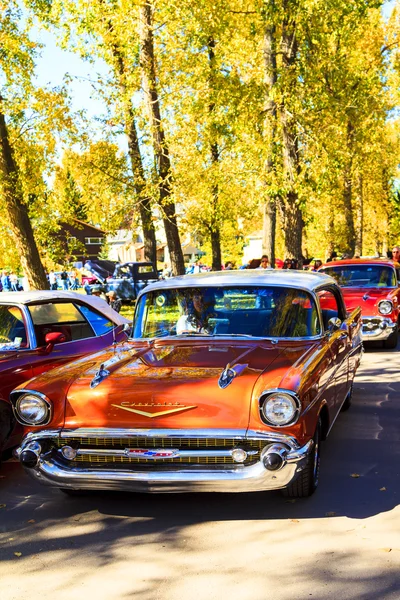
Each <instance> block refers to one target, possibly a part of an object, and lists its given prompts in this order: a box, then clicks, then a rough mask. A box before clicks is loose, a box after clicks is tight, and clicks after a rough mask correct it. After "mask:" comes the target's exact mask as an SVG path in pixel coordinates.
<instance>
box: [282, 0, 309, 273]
mask: <svg viewBox="0 0 400 600" xmlns="http://www.w3.org/2000/svg"><path fill="white" fill-rule="evenodd" d="M283 4H284V14H285V16H284V19H283V23H282V39H281V52H282V69H283V74H282V77H283V78H284V80H285V84H286V89H287V91H290V93H291V94H295V93H296V81H297V80H296V76H295V73H294V66H295V63H296V55H297V39H296V22H295V21H294V20H292V16H291V13H292V11H291V10H290V9H291V6H290V2H289V0H286V1H285V2H284V3H283ZM280 120H281V126H282V152H283V169H284V176H285V182H286V188H287V192H286V194H285V197H284V198H283V199H282V200H281V202H280V209H281V213H282V224H283V231H284V236H285V256H286V257H288V258H297V259H298V260H299V263H300V266H301V259H302V235H303V226H304V223H303V217H302V213H301V209H300V205H299V196H298V192H297V178H298V175H299V173H300V161H299V148H298V136H297V127H296V120H295V117H294V116H293V114H292V113H289V111H288V110H287V108H286V105H285V99H284V98H283V99H282V101H281V106H280Z"/></svg>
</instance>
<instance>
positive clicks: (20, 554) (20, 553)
mask: <svg viewBox="0 0 400 600" xmlns="http://www.w3.org/2000/svg"><path fill="white" fill-rule="evenodd" d="M14 556H17V557H18V558H19V557H20V556H22V552H14Z"/></svg>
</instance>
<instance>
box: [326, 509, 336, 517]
mask: <svg viewBox="0 0 400 600" xmlns="http://www.w3.org/2000/svg"><path fill="white" fill-rule="evenodd" d="M325 516H326V517H336V513H335V512H334V511H333V510H331V511H329V512H326V513H325Z"/></svg>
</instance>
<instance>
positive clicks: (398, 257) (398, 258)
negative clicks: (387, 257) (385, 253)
mask: <svg viewBox="0 0 400 600" xmlns="http://www.w3.org/2000/svg"><path fill="white" fill-rule="evenodd" d="M392 259H393V260H394V261H395V262H398V263H400V246H393V250H392Z"/></svg>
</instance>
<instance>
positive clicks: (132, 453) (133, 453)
mask: <svg viewBox="0 0 400 600" xmlns="http://www.w3.org/2000/svg"><path fill="white" fill-rule="evenodd" d="M125 455H126V456H128V457H129V458H146V459H147V460H157V459H163V458H175V457H176V456H179V450H177V449H176V450H165V449H164V448H159V449H154V450H149V449H148V448H125Z"/></svg>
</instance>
